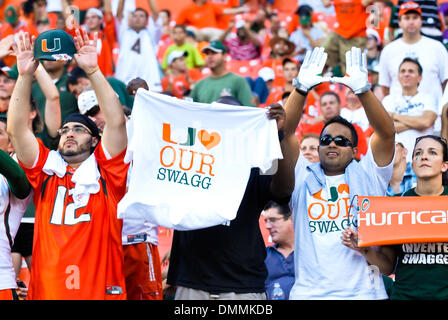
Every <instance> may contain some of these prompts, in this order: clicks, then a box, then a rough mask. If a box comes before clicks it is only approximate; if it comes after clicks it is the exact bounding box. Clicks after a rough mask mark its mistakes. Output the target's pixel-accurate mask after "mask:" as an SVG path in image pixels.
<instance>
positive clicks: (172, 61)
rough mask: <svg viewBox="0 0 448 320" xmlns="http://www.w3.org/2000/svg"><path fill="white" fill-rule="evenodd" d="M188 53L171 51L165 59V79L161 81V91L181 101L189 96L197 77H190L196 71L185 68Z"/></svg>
mask: <svg viewBox="0 0 448 320" xmlns="http://www.w3.org/2000/svg"><path fill="white" fill-rule="evenodd" d="M188 54H189V53H188V52H186V51H181V50H174V51H171V52H170V54H169V55H168V58H167V64H168V69H167V70H166V73H165V77H163V79H162V90H163V92H164V93H169V94H171V95H172V96H174V97H176V98H179V99H182V98H183V97H186V96H188V95H189V94H190V90H191V88H193V86H194V84H195V82H196V80H197V78H198V76H197V75H196V76H194V75H192V72H194V71H197V72H198V73H200V71H198V70H194V69H191V70H189V69H188V68H187V64H186V58H187V57H188Z"/></svg>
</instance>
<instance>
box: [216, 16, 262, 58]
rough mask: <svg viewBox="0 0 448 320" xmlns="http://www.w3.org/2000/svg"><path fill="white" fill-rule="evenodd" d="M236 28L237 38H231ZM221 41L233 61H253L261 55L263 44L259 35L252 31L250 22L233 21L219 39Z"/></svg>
mask: <svg viewBox="0 0 448 320" xmlns="http://www.w3.org/2000/svg"><path fill="white" fill-rule="evenodd" d="M234 27H235V29H236V36H231V37H229V35H230V33H231V32H232V30H233V28H234ZM219 41H221V42H222V43H224V44H225V46H226V47H227V49H228V50H229V55H230V57H231V58H232V60H252V59H257V58H259V57H260V55H261V49H262V43H261V40H260V39H259V37H258V35H257V34H256V33H255V32H253V31H252V30H251V29H250V22H246V21H244V20H238V21H236V22H235V21H234V20H232V21H231V22H230V23H229V26H228V28H227V29H226V30H225V31H224V33H223V34H222V35H221V36H220V37H219Z"/></svg>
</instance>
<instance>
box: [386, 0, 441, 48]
mask: <svg viewBox="0 0 448 320" xmlns="http://www.w3.org/2000/svg"><path fill="white" fill-rule="evenodd" d="M406 2H414V3H417V4H418V5H419V6H420V9H421V12H422V13H421V15H422V28H421V32H422V34H423V35H424V36H426V37H429V38H432V39H435V40H438V41H442V38H443V34H442V21H441V20H440V17H439V6H438V1H437V0H398V8H399V7H400V6H401V5H402V4H405V3H406ZM399 20H400V17H399V10H394V11H393V12H392V17H391V19H390V24H389V28H390V31H391V35H392V36H393V37H392V40H394V39H398V38H399V37H401V36H402V33H403V30H402V29H401V28H402V27H401V26H400V21H399Z"/></svg>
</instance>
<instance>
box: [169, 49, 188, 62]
mask: <svg viewBox="0 0 448 320" xmlns="http://www.w3.org/2000/svg"><path fill="white" fill-rule="evenodd" d="M186 56H188V52H187V51H182V50H173V51H171V52H170V54H169V55H168V58H167V62H168V65H170V64H171V62H173V61H174V60H176V59H178V58H180V57H186Z"/></svg>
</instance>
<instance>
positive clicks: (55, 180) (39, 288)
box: [21, 139, 129, 300]
mask: <svg viewBox="0 0 448 320" xmlns="http://www.w3.org/2000/svg"><path fill="white" fill-rule="evenodd" d="M37 141H38V142H39V156H38V160H37V161H36V165H35V166H34V167H33V168H26V167H24V166H23V164H21V165H22V167H23V169H24V170H25V173H26V175H27V177H28V180H29V181H30V184H31V186H32V187H33V190H34V191H35V193H34V199H33V200H34V204H35V205H36V221H35V227H34V239H33V255H32V259H33V264H32V266H31V273H30V274H31V277H30V286H29V291H28V296H27V299H30V300H55V299H56V300H60V299H64V300H103V299H106V300H116V299H126V287H125V280H124V273H123V251H122V240H121V229H122V221H121V219H118V218H117V214H116V213H117V204H118V201H120V200H121V198H122V197H123V196H124V194H125V193H126V176H127V174H126V173H127V171H128V169H129V165H128V164H125V163H124V155H125V153H126V149H125V150H124V151H123V152H121V153H120V154H119V155H117V156H115V157H113V158H111V159H107V158H106V155H105V152H104V150H103V147H102V143H101V142H100V143H99V144H98V147H97V148H96V149H95V151H94V155H95V159H96V161H97V164H98V169H99V172H100V175H101V178H100V180H99V181H98V183H99V185H100V190H99V191H98V192H97V193H94V194H89V195H87V196H86V195H84V196H82V197H84V198H82V197H81V195H80V198H78V199H79V201H80V203H79V204H78V205H77V206H76V207H75V202H74V196H73V195H72V194H73V190H74V187H75V183H74V182H73V181H72V176H73V174H74V172H75V169H73V168H71V167H70V166H67V167H66V170H67V171H66V173H65V174H64V176H63V177H59V176H58V175H56V174H53V175H47V174H46V173H44V172H43V171H42V169H43V167H44V165H45V163H46V161H47V159H48V155H49V154H50V150H49V149H47V148H46V147H45V146H44V145H43V143H42V141H40V140H39V139H38V140H37ZM86 197H87V199H86Z"/></svg>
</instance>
